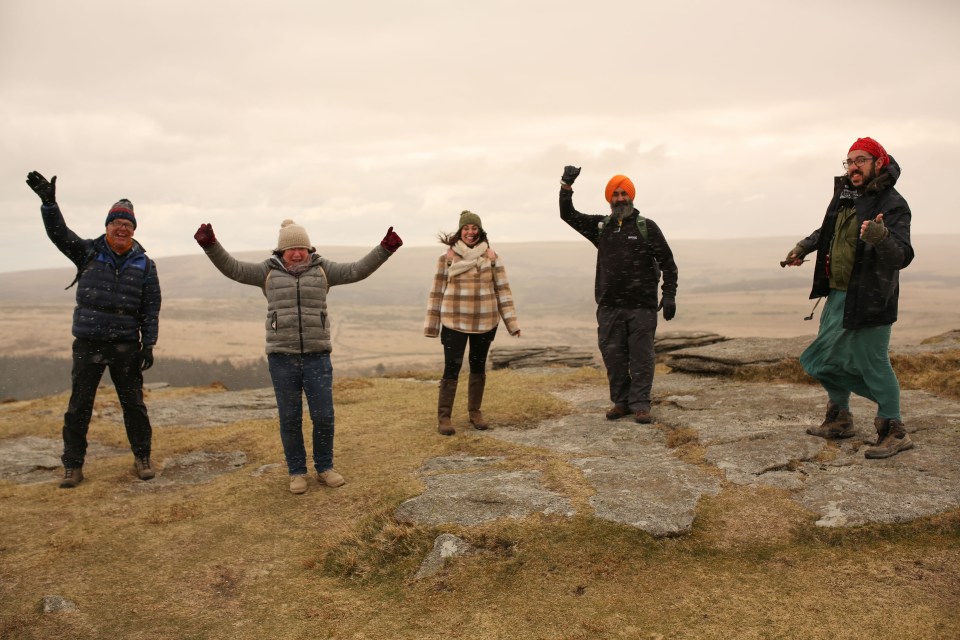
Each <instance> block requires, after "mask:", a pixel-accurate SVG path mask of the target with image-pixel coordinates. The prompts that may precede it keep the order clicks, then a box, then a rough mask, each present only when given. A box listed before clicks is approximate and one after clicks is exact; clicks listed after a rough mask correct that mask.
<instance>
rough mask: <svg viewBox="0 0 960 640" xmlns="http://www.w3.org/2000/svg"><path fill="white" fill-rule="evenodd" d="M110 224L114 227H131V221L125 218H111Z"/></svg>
mask: <svg viewBox="0 0 960 640" xmlns="http://www.w3.org/2000/svg"><path fill="white" fill-rule="evenodd" d="M110 226H111V227H113V228H114V229H133V223H132V222H127V221H126V220H111V221H110Z"/></svg>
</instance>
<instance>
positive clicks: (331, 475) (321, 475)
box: [317, 467, 347, 489]
mask: <svg viewBox="0 0 960 640" xmlns="http://www.w3.org/2000/svg"><path fill="white" fill-rule="evenodd" d="M317 480H318V481H319V482H320V484H325V485H327V486H328V487H330V488H331V489H336V488H337V487H342V486H343V485H345V484H347V481H346V480H344V479H343V476H342V475H340V474H339V473H337V471H336V469H334V468H332V467H331V468H330V469H327V470H326V471H317Z"/></svg>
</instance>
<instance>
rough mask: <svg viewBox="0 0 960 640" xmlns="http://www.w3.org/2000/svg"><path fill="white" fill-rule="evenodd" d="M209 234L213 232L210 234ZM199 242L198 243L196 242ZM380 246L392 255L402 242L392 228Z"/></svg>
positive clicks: (388, 230)
mask: <svg viewBox="0 0 960 640" xmlns="http://www.w3.org/2000/svg"><path fill="white" fill-rule="evenodd" d="M210 233H211V234H212V233H213V231H211V232H210ZM198 242H199V241H198ZM380 246H381V247H383V248H384V249H386V250H387V251H389V252H390V253H393V252H394V251H396V250H397V249H399V248H400V247H401V246H403V240H401V239H400V236H398V235H397V234H396V233H394V232H393V227H390V228H389V229H387V235H385V236H383V240H381V241H380Z"/></svg>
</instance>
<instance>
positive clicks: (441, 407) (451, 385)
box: [437, 378, 459, 436]
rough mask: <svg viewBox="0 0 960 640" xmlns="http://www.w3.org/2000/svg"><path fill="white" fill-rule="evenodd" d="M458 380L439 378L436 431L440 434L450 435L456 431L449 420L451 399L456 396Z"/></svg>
mask: <svg viewBox="0 0 960 640" xmlns="http://www.w3.org/2000/svg"><path fill="white" fill-rule="evenodd" d="M458 382H459V381H458V380H448V379H447V378H440V397H439V399H438V400H437V431H438V432H439V433H440V435H442V436H452V435H453V434H455V433H456V430H455V429H454V428H453V424H452V423H451V422H450V415H451V414H452V413H453V401H454V400H455V399H456V397H457V383H458Z"/></svg>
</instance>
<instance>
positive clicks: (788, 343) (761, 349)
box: [665, 336, 813, 375]
mask: <svg viewBox="0 0 960 640" xmlns="http://www.w3.org/2000/svg"><path fill="white" fill-rule="evenodd" d="M812 341H813V336H799V337H795V338H731V339H729V340H723V341H717V342H715V343H712V344H708V345H705V346H700V347H686V348H681V349H677V350H675V351H673V352H671V353H670V354H669V355H668V356H667V357H666V359H665V362H666V365H667V366H668V367H670V368H671V369H673V370H674V371H683V372H686V373H716V374H725V375H729V374H732V373H733V372H734V371H737V370H738V369H749V368H754V367H760V368H762V367H769V366H771V365H776V364H779V363H781V362H783V361H785V360H788V359H796V358H799V357H800V354H801V353H802V352H803V350H804V349H806V348H807V345H809V344H810V343H811V342H812Z"/></svg>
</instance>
